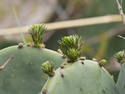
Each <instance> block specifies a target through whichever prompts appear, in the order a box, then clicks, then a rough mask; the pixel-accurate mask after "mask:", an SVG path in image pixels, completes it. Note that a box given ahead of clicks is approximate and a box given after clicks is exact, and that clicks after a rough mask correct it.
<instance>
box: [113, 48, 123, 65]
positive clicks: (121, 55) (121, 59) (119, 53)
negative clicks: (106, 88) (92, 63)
mask: <svg viewBox="0 0 125 94" xmlns="http://www.w3.org/2000/svg"><path fill="white" fill-rule="evenodd" d="M114 57H115V58H116V59H117V60H118V62H120V63H121V62H122V61H124V57H125V51H124V50H122V51H119V52H118V53H116V54H115V55H114Z"/></svg>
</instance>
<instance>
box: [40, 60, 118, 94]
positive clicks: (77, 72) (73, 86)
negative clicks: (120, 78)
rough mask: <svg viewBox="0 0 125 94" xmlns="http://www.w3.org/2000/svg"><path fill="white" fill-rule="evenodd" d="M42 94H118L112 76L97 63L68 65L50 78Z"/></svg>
mask: <svg viewBox="0 0 125 94" xmlns="http://www.w3.org/2000/svg"><path fill="white" fill-rule="evenodd" d="M41 94H118V92H117V90H116V87H115V82H114V80H113V78H112V77H111V76H110V74H109V73H108V72H107V71H106V70H105V69H104V68H103V67H100V66H99V64H98V63H97V62H95V61H91V60H79V61H77V62H75V63H67V64H66V65H64V67H63V68H58V69H57V70H56V71H55V75H54V77H49V78H48V81H47V82H46V84H45V86H44V87H43V89H42V92H41Z"/></svg>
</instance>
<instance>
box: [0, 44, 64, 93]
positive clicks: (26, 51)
mask: <svg viewBox="0 0 125 94" xmlns="http://www.w3.org/2000/svg"><path fill="white" fill-rule="evenodd" d="M11 56H13V57H14V58H13V59H12V60H11V61H10V62H9V63H8V65H7V66H6V67H5V68H4V69H3V70H2V71H0V94H38V93H39V92H40V91H41V87H42V86H43V84H44V82H45V81H46V78H47V77H46V76H47V75H46V74H44V73H43V72H42V71H41V64H42V62H44V61H46V60H49V61H52V62H54V64H55V68H57V67H58V66H59V65H60V64H61V63H62V62H63V59H62V56H61V55H60V54H58V53H57V52H55V51H51V50H49V49H46V48H35V47H28V46H22V44H20V45H19V46H11V47H8V48H5V49H2V50H0V65H3V64H4V63H5V61H7V60H8V58H9V57H11Z"/></svg>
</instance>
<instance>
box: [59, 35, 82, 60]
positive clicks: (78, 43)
mask: <svg viewBox="0 0 125 94" xmlns="http://www.w3.org/2000/svg"><path fill="white" fill-rule="evenodd" d="M59 44H60V49H61V51H62V52H63V54H64V55H65V56H66V57H67V59H68V61H69V62H74V61H76V60H77V59H78V58H79V57H80V56H81V48H82V46H83V41H82V39H81V37H79V36H78V35H71V36H66V37H64V38H62V39H61V40H60V41H59Z"/></svg>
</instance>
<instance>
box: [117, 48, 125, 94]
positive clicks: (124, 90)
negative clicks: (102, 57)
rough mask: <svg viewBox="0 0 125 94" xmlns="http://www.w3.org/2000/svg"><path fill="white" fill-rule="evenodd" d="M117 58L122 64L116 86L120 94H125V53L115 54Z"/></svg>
mask: <svg viewBox="0 0 125 94" xmlns="http://www.w3.org/2000/svg"><path fill="white" fill-rule="evenodd" d="M115 57H116V58H117V60H118V62H119V63H121V64H122V68H121V70H120V73H119V77H118V80H117V84H116V86H117V88H118V91H119V94H125V63H124V62H125V51H124V50H123V51H119V52H118V53H116V54H115Z"/></svg>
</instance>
